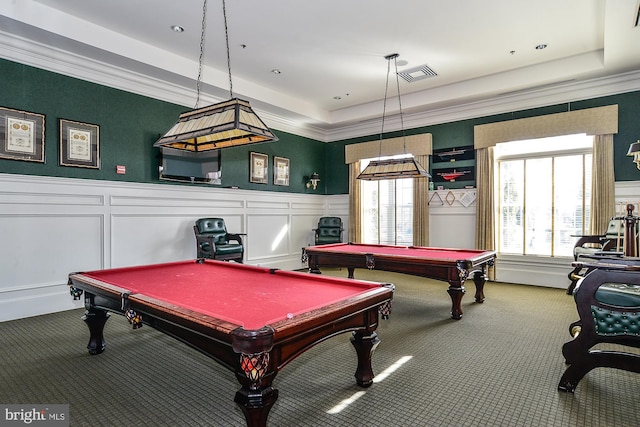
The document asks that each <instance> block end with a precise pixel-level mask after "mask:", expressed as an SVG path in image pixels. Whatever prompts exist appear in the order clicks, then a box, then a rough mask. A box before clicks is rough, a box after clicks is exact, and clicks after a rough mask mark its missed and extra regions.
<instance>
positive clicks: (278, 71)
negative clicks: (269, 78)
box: [271, 68, 282, 74]
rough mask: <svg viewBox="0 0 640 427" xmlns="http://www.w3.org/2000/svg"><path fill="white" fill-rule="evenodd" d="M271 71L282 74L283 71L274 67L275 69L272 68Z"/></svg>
mask: <svg viewBox="0 0 640 427" xmlns="http://www.w3.org/2000/svg"><path fill="white" fill-rule="evenodd" d="M271 72H272V73H273V74H282V71H280V70H278V69H277V68H274V69H273V70H271Z"/></svg>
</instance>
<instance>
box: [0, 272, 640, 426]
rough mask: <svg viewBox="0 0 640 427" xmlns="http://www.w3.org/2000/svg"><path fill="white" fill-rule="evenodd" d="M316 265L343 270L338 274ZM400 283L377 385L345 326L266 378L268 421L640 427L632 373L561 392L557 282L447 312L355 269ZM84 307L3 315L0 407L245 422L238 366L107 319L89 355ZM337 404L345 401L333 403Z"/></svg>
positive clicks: (132, 418)
mask: <svg viewBox="0 0 640 427" xmlns="http://www.w3.org/2000/svg"><path fill="white" fill-rule="evenodd" d="M325 274H334V275H337V276H341V277H343V276H346V271H341V270H332V271H327V272H325ZM356 277H357V278H359V279H365V280H376V281H384V282H391V283H394V284H395V285H396V293H395V296H394V302H393V311H392V314H391V318H390V319H389V320H387V321H382V322H381V326H380V327H379V328H378V336H379V337H380V339H381V343H380V345H379V346H378V348H377V350H376V352H375V354H374V356H373V366H374V370H375V372H376V373H377V374H379V375H378V378H381V377H382V375H380V374H381V373H382V372H384V371H385V370H386V369H387V368H389V367H390V366H393V365H394V364H396V362H398V361H399V360H401V358H403V357H405V356H406V357H407V358H408V361H406V363H404V364H402V365H400V366H397V367H396V369H395V371H393V372H391V373H389V375H388V376H386V378H384V379H383V380H382V381H379V382H376V383H375V384H373V386H371V387H370V388H368V389H360V388H359V387H357V386H356V384H355V380H354V378H353V373H354V371H355V366H356V358H355V351H354V350H353V347H352V346H351V344H350V343H349V334H343V335H340V336H338V337H335V338H332V339H330V340H327V341H325V342H323V343H322V344H320V345H318V346H316V347H314V348H313V349H311V350H310V351H308V352H306V353H304V354H303V355H302V356H301V357H299V358H298V359H296V360H294V361H293V362H292V363H290V364H289V365H287V366H286V367H285V368H284V369H283V370H282V371H281V372H280V374H279V375H278V377H277V378H276V379H275V381H274V385H275V387H276V388H278V389H279V391H280V397H279V399H278V401H277V402H276V404H275V405H274V407H273V409H272V410H271V413H270V415H269V424H270V425H271V426H616V427H623V426H630V427H631V426H638V425H640V399H638V391H639V390H640V375H638V374H632V373H628V372H623V371H618V370H615V369H607V368H601V369H597V370H595V371H592V372H591V373H589V374H588V375H587V376H586V377H585V379H584V380H583V381H582V382H581V383H580V385H579V386H578V388H577V390H576V393H575V394H566V393H561V392H558V391H557V390H556V387H557V383H558V380H559V378H560V375H561V374H562V372H563V371H564V368H565V365H564V359H563V357H562V354H561V347H562V344H563V343H564V342H566V341H568V340H569V339H570V336H569V333H568V326H569V323H571V322H572V321H574V320H577V318H578V317H577V314H576V312H575V305H574V304H573V300H572V298H571V297H569V296H567V295H566V294H565V292H564V290H562V289H549V288H540V287H533V286H524V285H510V284H502V283H488V284H487V285H486V287H485V295H486V298H487V299H486V301H485V303H484V304H476V303H474V302H473V282H470V283H469V284H468V286H469V289H468V292H467V295H466V296H465V297H464V299H463V305H462V307H463V310H464V316H463V318H462V319H461V320H460V321H454V320H451V319H450V318H449V314H448V313H449V310H450V305H451V302H450V299H449V296H448V294H447V293H446V287H447V285H446V284H445V283H443V282H437V281H431V280H426V279H422V278H418V277H412V276H408V275H401V274H394V273H382V272H368V271H362V270H357V271H356ZM82 314H83V310H74V311H68V312H63V313H56V314H51V315H46V316H38V317H33V318H28V319H21V320H17V321H11V322H4V323H0V361H1V363H2V368H1V370H0V403H3V404H9V403H50V404H53V403H68V404H69V405H70V418H71V426H88V427H97V426H129V425H131V426H133V425H135V426H153V427H160V426H243V425H245V422H244V417H243V415H242V413H241V411H240V410H239V409H238V408H237V406H236V404H235V403H234V402H233V397H234V394H235V392H236V390H237V389H238V388H239V384H237V382H236V380H235V378H234V375H233V374H232V373H231V372H230V371H228V370H226V369H224V368H222V367H221V366H220V365H218V364H217V363H215V362H214V361H213V360H211V359H209V358H207V357H206V356H204V355H202V354H200V353H199V352H197V351H195V350H193V349H191V348H189V347H187V346H185V345H184V344H182V343H180V342H178V341H177V340H175V339H172V338H170V337H167V336H165V335H163V334H161V333H159V332H157V331H155V330H153V329H152V328H150V327H144V328H142V329H139V330H135V331H134V330H132V329H131V328H130V326H129V324H128V323H127V322H126V320H125V319H124V318H123V317H121V316H118V315H113V316H112V317H111V319H110V320H109V321H108V322H107V326H106V328H105V338H106V340H107V350H106V351H105V352H104V353H103V354H101V355H98V356H89V355H88V353H87V351H86V344H87V340H88V336H89V334H88V330H87V327H86V325H85V324H84V322H82V320H81V319H80V317H81V316H82ZM345 400H350V401H351V403H349V404H347V405H345V406H344V408H343V409H342V410H332V408H335V407H336V406H337V405H339V404H340V403H341V402H343V401H345Z"/></svg>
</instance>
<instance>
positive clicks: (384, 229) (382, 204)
mask: <svg viewBox="0 0 640 427" xmlns="http://www.w3.org/2000/svg"><path fill="white" fill-rule="evenodd" d="M361 163H362V170H364V168H365V167H366V166H367V164H368V163H369V162H368V160H363V161H362V162H361ZM361 185H362V187H361V206H362V242H363V243H373V244H383V245H407V246H408V245H412V244H413V179H412V178H404V179H390V180H380V181H361Z"/></svg>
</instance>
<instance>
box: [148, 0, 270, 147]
mask: <svg viewBox="0 0 640 427" xmlns="http://www.w3.org/2000/svg"><path fill="white" fill-rule="evenodd" d="M222 15H223V18H224V34H225V41H226V47H227V69H228V70H229V94H230V98H231V99H230V100H228V101H224V102H220V103H217V104H213V105H209V106H207V107H203V108H198V104H199V102H200V85H201V75H202V61H203V57H204V42H205V37H204V36H205V28H206V17H207V0H204V3H203V6H202V31H201V33H200V58H199V60H198V79H197V82H196V91H197V96H196V105H195V107H194V109H193V110H191V111H187V112H185V113H182V114H180V117H179V118H178V122H177V123H176V124H175V125H173V127H172V128H171V129H169V130H168V131H167V133H166V134H165V135H164V136H162V137H161V138H160V139H158V140H157V141H156V143H155V144H153V146H154V147H165V148H173V149H176V150H181V151H189V152H201V151H209V150H216V149H219V148H227V147H237V146H239V145H247V144H256V143H259V142H270V141H277V140H278V138H277V137H276V136H275V134H274V133H273V132H272V131H271V130H270V129H269V128H268V127H267V126H266V125H265V124H264V122H263V121H262V120H260V118H259V117H258V115H257V114H256V113H255V112H254V111H253V110H252V109H251V105H249V101H245V100H242V99H238V98H234V96H233V83H232V81H231V57H230V53H229V31H228V28H227V8H226V4H225V0H222Z"/></svg>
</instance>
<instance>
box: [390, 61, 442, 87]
mask: <svg viewBox="0 0 640 427" xmlns="http://www.w3.org/2000/svg"><path fill="white" fill-rule="evenodd" d="M398 75H399V76H400V77H402V78H403V79H404V80H406V81H407V82H409V83H413V82H415V81H418V80H422V79H426V78H429V77H435V76H437V75H438V74H437V73H436V72H435V71H433V70H432V69H431V68H429V66H428V65H421V66H419V67H414V68H410V69H408V70H403V71H398Z"/></svg>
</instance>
